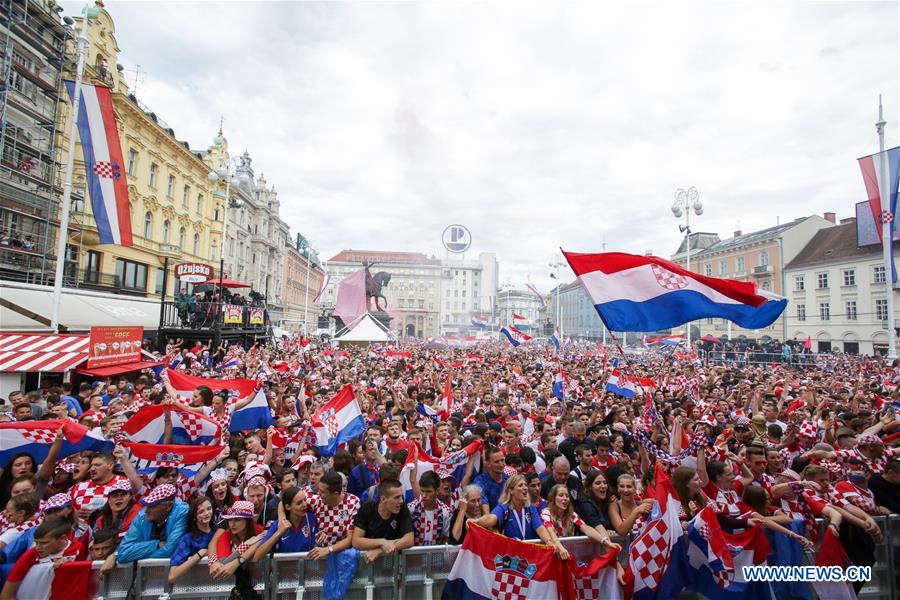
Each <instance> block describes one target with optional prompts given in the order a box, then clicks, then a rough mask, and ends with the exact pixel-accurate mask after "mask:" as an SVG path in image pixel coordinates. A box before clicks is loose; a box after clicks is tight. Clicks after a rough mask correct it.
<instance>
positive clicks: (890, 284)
mask: <svg viewBox="0 0 900 600" xmlns="http://www.w3.org/2000/svg"><path fill="white" fill-rule="evenodd" d="M885 125H887V122H886V121H885V120H884V108H883V107H882V105H881V95H880V94H879V95H878V122H877V123H875V130H876V131H877V132H878V166H879V169H880V170H881V176H880V177H879V178H878V179H879V188H880V189H879V190H878V194H879V195H880V196H881V211H882V214H885V213H888V214H890V211H891V208H892V207H891V190H890V188H889V187H888V160H887V155H886V154H885V153H884V126H885ZM891 222H892V221H891V220H889V219H884V218H883V219H881V248H882V251H883V256H884V275H885V277H884V287H885V290H886V292H887V293H886V296H887V313H888V323H887V335H888V359H890V360H894V359H895V358H897V338H896V335H895V334H894V272H893V269H892V260H891V255H892V254H893V248H894V240H893V235H892V232H891V229H892V228H891Z"/></svg>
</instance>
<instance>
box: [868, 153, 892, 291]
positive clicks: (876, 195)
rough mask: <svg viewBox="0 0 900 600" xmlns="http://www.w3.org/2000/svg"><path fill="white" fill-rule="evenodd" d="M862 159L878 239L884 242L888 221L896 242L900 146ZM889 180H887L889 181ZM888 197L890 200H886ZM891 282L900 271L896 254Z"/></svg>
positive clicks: (889, 229) (890, 237)
mask: <svg viewBox="0 0 900 600" xmlns="http://www.w3.org/2000/svg"><path fill="white" fill-rule="evenodd" d="M858 160H859V169H860V171H862V176H863V182H864V183H865V185H866V195H867V196H868V198H869V209H870V210H871V211H872V217H873V218H874V220H875V229H876V231H878V239H880V240H881V242H882V243H884V231H883V230H882V227H881V225H882V224H883V223H884V222H885V221H887V222H888V231H889V233H890V236H889V237H888V240H893V239H894V228H895V227H896V224H895V221H894V219H895V218H896V217H897V188H898V186H900V146H898V147H896V148H891V149H890V150H885V151H884V152H878V153H876V154H872V155H870V156H864V157H862V158H860V159H858ZM885 163H887V164H885ZM885 179H886V180H885ZM885 194H887V197H883V196H884V195H885ZM890 255H891V273H892V274H891V278H892V279H891V280H892V281H893V282H894V283H896V282H897V269H896V268H895V267H894V253H893V252H891V253H890Z"/></svg>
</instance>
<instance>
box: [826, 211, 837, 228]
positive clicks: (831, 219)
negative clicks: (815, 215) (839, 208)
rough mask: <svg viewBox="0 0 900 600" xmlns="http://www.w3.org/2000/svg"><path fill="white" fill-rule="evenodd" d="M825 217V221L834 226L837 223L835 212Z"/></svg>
mask: <svg viewBox="0 0 900 600" xmlns="http://www.w3.org/2000/svg"><path fill="white" fill-rule="evenodd" d="M823 216H824V217H825V220H826V221H828V222H829V223H831V224H832V225H833V224H834V223H835V221H836V219H835V214H834V213H833V212H827V213H825V214H824V215H823Z"/></svg>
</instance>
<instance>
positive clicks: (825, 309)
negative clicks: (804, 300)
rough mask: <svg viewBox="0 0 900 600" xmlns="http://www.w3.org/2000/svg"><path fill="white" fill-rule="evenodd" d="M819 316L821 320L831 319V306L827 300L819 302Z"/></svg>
mask: <svg viewBox="0 0 900 600" xmlns="http://www.w3.org/2000/svg"><path fill="white" fill-rule="evenodd" d="M819 318H820V319H822V320H823V321H828V320H830V319H831V306H830V305H829V304H828V302H822V303H820V304H819Z"/></svg>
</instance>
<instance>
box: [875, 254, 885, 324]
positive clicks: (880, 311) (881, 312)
mask: <svg viewBox="0 0 900 600" xmlns="http://www.w3.org/2000/svg"><path fill="white" fill-rule="evenodd" d="M882 269H884V267H882ZM875 318H876V319H877V320H879V321H887V320H888V312H887V298H877V299H876V300H875Z"/></svg>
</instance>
